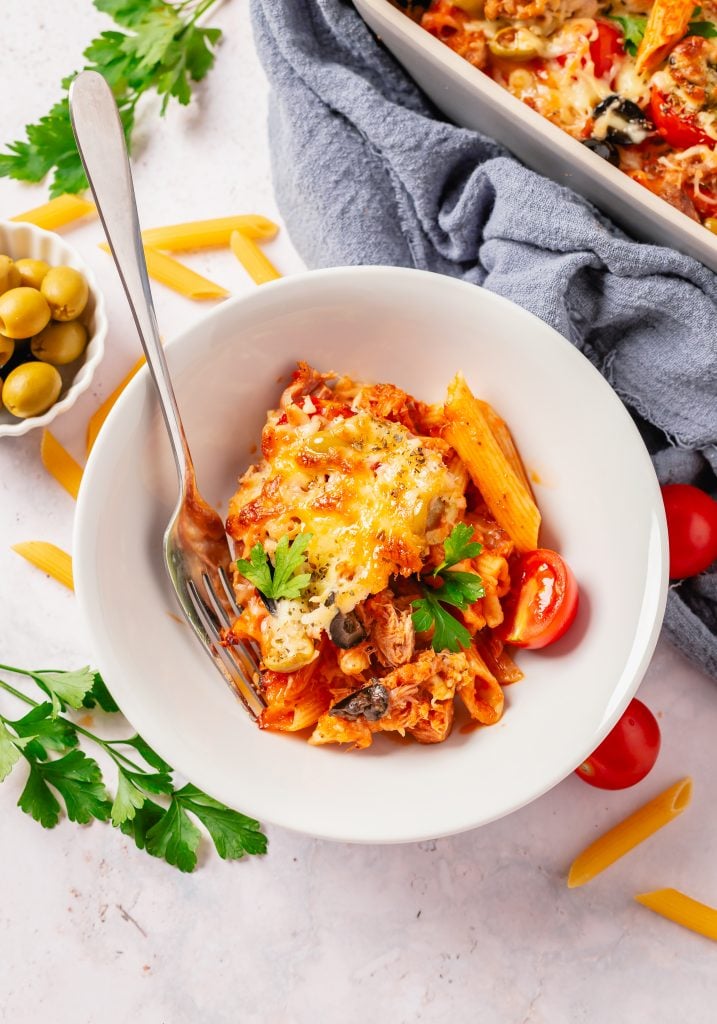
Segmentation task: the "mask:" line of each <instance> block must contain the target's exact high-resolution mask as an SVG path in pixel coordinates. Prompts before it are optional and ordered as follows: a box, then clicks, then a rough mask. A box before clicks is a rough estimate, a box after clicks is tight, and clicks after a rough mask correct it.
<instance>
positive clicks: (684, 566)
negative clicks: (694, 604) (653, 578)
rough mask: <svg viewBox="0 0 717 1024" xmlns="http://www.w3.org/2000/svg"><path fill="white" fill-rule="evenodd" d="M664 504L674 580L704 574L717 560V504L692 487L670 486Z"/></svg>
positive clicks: (663, 492)
mask: <svg viewBox="0 0 717 1024" xmlns="http://www.w3.org/2000/svg"><path fill="white" fill-rule="evenodd" d="M662 500H663V501H664V503H665V515H666V516H667V535H668V538H669V541H670V579H673V580H680V579H683V578H684V577H685V576H696V575H697V573H700V572H704V570H705V569H706V568H707V567H708V566H709V565H711V564H712V563H713V562H714V560H715V559H716V558H717V501H714V500H713V499H712V498H710V496H709V494H706V493H705V492H704V491H701V490H700V489H699V487H692V486H690V484H666V485H665V486H664V487H663V488H662Z"/></svg>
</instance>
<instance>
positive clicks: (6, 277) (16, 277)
mask: <svg viewBox="0 0 717 1024" xmlns="http://www.w3.org/2000/svg"><path fill="white" fill-rule="evenodd" d="M19 284H20V273H19V271H18V269H17V265H16V264H15V263H13V261H12V260H11V259H10V257H9V256H0V295H2V293H3V292H6V291H8V290H9V289H10V288H17V286H18V285H19Z"/></svg>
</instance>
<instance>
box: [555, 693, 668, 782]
mask: <svg viewBox="0 0 717 1024" xmlns="http://www.w3.org/2000/svg"><path fill="white" fill-rule="evenodd" d="M659 752H660V727H659V725H658V724H657V719H656V718H655V716H654V715H653V713H652V712H651V711H650V709H649V708H648V707H646V706H645V705H644V704H643V703H642V701H641V700H631V701H630V703H629V704H628V706H627V711H626V712H625V713H624V715H623V716H622V718H621V719H620V720H619V721H618V723H617V725H616V726H615V727H614V729H613V730H612V732H609V733H608V734H607V736H606V737H605V739H604V740H603V741H602V743H601V744H600V746H599V747H598V748H597V750H595V751H593V753H592V754H591V755H590V757H588V758H587V760H585V761H583V763H582V764H581V765H580V767H579V768H576V769H575V774H576V775H579V776H580V778H581V779H582V780H583V782H587V783H589V784H590V785H591V786H596V787H597V788H598V789H627V787H628V786H634V785H635V783H637V782H639V781H640V780H641V779H644V778H645V776H646V775H647V773H648V772H649V771H650V770H651V768H652V766H653V765H654V763H655V761H656V760H657V755H658V754H659Z"/></svg>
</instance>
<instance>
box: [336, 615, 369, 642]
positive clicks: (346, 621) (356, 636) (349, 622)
mask: <svg viewBox="0 0 717 1024" xmlns="http://www.w3.org/2000/svg"><path fill="white" fill-rule="evenodd" d="M329 636H330V637H331V639H332V640H333V642H334V643H335V644H336V646H337V647H341V648H342V649H343V650H347V649H348V648H349V647H355V646H356V644H360V643H361V641H362V640H365V639H366V630H365V629H364V627H363V626H362V625H361V623H360V622H359V619H358V616H357V615H356V613H355V612H346V614H345V615H344V614H343V613H342V612H336V614H335V615H334V617H333V619H332V620H331V623H330V624H329Z"/></svg>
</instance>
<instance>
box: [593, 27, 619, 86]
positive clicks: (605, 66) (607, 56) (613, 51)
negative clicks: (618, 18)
mask: <svg viewBox="0 0 717 1024" xmlns="http://www.w3.org/2000/svg"><path fill="white" fill-rule="evenodd" d="M597 33H598V34H597V38H596V39H593V41H592V42H591V43H590V56H591V57H592V62H593V67H594V68H595V77H596V78H603V77H604V76H605V75H606V74H607V73H608V72H609V71H610V70H611V69H612V66H613V64H614V63H615V58H616V57H618V56H622V55H623V54H624V52H625V49H624V46H623V36H622V32H621V31H620V29H619V28H618V27H617V25H612V24H611V23H610V22H609V21H598V22H597Z"/></svg>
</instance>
